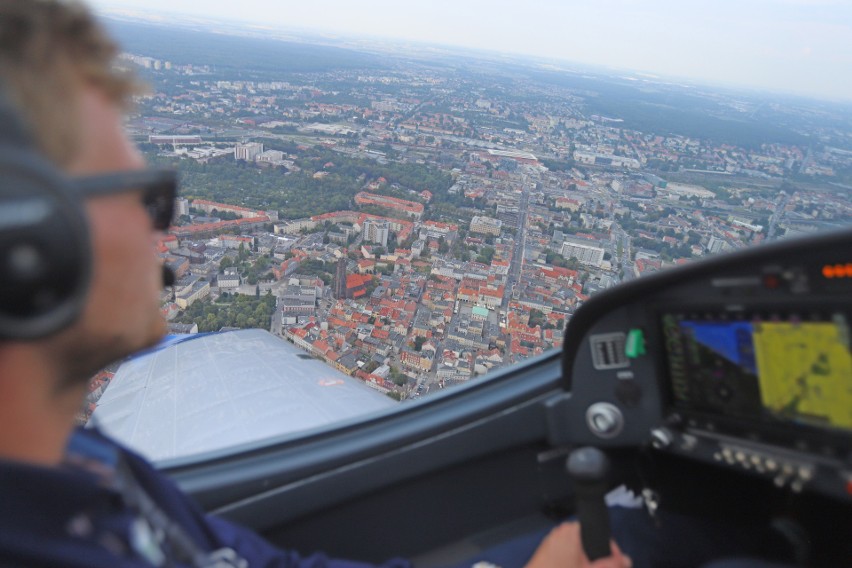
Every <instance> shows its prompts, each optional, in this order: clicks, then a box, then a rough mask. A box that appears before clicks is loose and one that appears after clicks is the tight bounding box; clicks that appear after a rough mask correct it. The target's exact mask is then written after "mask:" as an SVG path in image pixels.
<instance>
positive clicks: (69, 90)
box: [0, 0, 140, 166]
mask: <svg viewBox="0 0 852 568" xmlns="http://www.w3.org/2000/svg"><path fill="white" fill-rule="evenodd" d="M118 53H119V50H118V46H117V45H116V43H115V42H114V41H113V40H112V39H111V38H110V37H109V36H108V35H107V33H106V31H105V30H104V28H103V27H102V26H101V25H100V24H99V23H98V22H97V21H96V20H95V18H94V16H93V15H92V13H91V12H90V11H89V9H88V8H87V7H86V6H84V5H83V4H81V3H80V2H77V1H74V0H67V1H66V0H0V82H2V85H3V91H4V95H5V97H6V98H7V99H8V100H9V101H10V102H11V103H12V104H13V105H14V106H15V107H17V109H18V110H19V111H20V112H21V114H22V115H23V117H24V119H25V120H26V121H27V123H29V125H30V126H31V128H32V131H33V136H34V138H35V142H36V145H37V146H39V149H40V150H41V151H42V152H43V153H44V154H45V155H46V156H47V157H48V158H49V159H50V160H52V161H53V162H54V163H56V164H57V165H59V166H62V165H65V164H67V163H69V162H70V161H71V160H72V159H73V157H74V155H75V154H74V153H75V151H76V147H77V143H76V141H77V135H76V133H77V131H78V128H79V126H80V125H79V124H78V122H77V120H78V119H77V116H78V113H77V112H76V111H77V103H78V94H79V92H80V87H81V86H82V85H85V84H90V85H94V86H96V87H98V88H99V89H101V90H102V91H103V92H104V93H105V94H106V95H107V96H108V97H109V98H110V99H111V100H112V101H114V102H116V103H118V104H120V105H122V106H125V105H127V104H128V103H129V101H130V97H131V95H133V94H134V93H137V92H139V90H140V89H139V84H138V83H137V82H136V80H135V79H134V78H133V77H132V75H131V74H129V73H127V72H123V71H120V70H119V69H118V68H117V66H116V60H117V56H118ZM0 127H2V125H0Z"/></svg>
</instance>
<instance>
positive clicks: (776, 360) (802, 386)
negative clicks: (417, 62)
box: [662, 313, 852, 432]
mask: <svg viewBox="0 0 852 568" xmlns="http://www.w3.org/2000/svg"><path fill="white" fill-rule="evenodd" d="M716 316H717V317H714V315H712V314H711V315H705V314H702V315H695V314H678V313H666V314H663V315H662V325H663V336H664V343H665V351H666V356H667V357H666V359H667V363H668V371H669V377H670V379H671V395H672V402H673V405H674V407H675V408H679V409H682V410H694V411H699V412H704V413H710V414H713V415H721V416H730V417H738V418H746V419H750V420H754V419H758V420H760V421H771V422H777V421H781V422H786V423H796V424H804V425H809V426H815V427H819V428H832V429H838V430H843V431H847V432H852V353H850V330H849V325H848V322H847V319H846V317H845V316H844V315H842V314H834V315H832V316H830V317H827V318H824V319H814V320H808V321H804V320H800V319H798V318H793V317H790V318H777V317H774V318H772V319H765V320H764V319H760V318H757V317H754V318H751V319H745V318H742V319H740V320H738V321H729V320H725V319H723V318H721V317H718V314H717V315H716Z"/></svg>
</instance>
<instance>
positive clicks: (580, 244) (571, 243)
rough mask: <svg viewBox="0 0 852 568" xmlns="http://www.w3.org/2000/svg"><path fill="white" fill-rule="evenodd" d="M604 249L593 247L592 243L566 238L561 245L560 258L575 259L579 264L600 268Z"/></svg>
mask: <svg viewBox="0 0 852 568" xmlns="http://www.w3.org/2000/svg"><path fill="white" fill-rule="evenodd" d="M604 252H605V251H604V249H602V248H601V247H598V246H595V245H594V243H593V241H587V240H585V239H575V238H571V237H566V238H565V241H564V242H563V243H562V256H564V257H565V258H568V259H571V258H576V259H577V260H578V261H580V263H581V264H587V265H590V266H600V264H601V262H603V257H604Z"/></svg>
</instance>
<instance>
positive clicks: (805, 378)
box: [753, 322, 852, 428]
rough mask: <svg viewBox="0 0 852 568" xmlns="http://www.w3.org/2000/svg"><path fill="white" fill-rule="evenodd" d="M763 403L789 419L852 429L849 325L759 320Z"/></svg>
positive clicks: (757, 335)
mask: <svg viewBox="0 0 852 568" xmlns="http://www.w3.org/2000/svg"><path fill="white" fill-rule="evenodd" d="M753 341H754V348H755V357H756V359H757V369H758V380H759V381H760V393H761V398H762V399H763V405H764V407H766V408H767V409H768V410H770V411H771V412H773V413H775V414H779V415H781V416H782V417H784V418H788V419H789V418H792V419H801V420H803V421H806V422H816V423H820V424H826V425H830V426H834V427H836V428H852V354H850V351H849V337H848V328H846V327H845V326H842V325H837V324H834V323H786V322H783V323H755V324H754V335H753Z"/></svg>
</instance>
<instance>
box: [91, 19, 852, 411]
mask: <svg viewBox="0 0 852 568" xmlns="http://www.w3.org/2000/svg"><path fill="white" fill-rule="evenodd" d="M107 21H108V24H109V25H110V27H111V28H112V29H114V30H115V32H116V35H117V37H119V38H120V40H121V42H122V44H123V47H124V49H125V50H126V52H125V53H124V54H123V55H122V57H121V60H122V63H123V65H126V66H127V68H128V69H132V70H133V71H134V72H135V73H137V74H138V75H139V76H140V77H141V78H142V79H144V80H145V81H146V82H148V83H149V84H150V90H149V93H148V94H147V95H146V96H143V97H141V98H140V99H139V100H138V104H137V107H136V108H135V109H134V112H133V115H132V116H131V118H130V120H129V122H128V128H129V131H130V133H131V135H132V136H133V138H134V139H135V140H136V141H137V142H138V144H139V146H140V147H141V148H142V150H143V152H144V153H145V155H146V159H147V160H148V161H149V163H150V164H152V165H154V166H156V167H173V168H176V169H177V170H178V171H179V172H180V176H181V197H180V199H179V201H178V206H177V212H176V218H175V222H174V224H173V226H172V228H171V230H170V231H169V232H168V234H167V235H165V237H164V238H163V240H162V242H160V243H159V249H160V255H161V257H162V259H163V261H164V262H165V263H166V264H167V265H168V266H169V267H171V268H172V269H173V271H174V272H175V274H176V275H177V277H178V280H177V282H176V283H175V285H174V287H173V288H169V289H167V290H165V291H164V292H163V297H162V310H163V313H164V315H165V316H166V317H167V319H168V320H169V322H170V327H171V331H172V333H174V334H185V333H204V332H217V331H220V330H223V329H225V330H227V329H235V328H261V329H268V330H269V331H270V332H271V333H272V334H274V335H277V336H280V337H282V338H284V339H286V340H287V341H290V342H292V343H293V344H294V345H296V346H298V347H300V348H301V349H302V350H304V351H305V352H306V354H308V355H310V356H312V357H313V358H315V359H319V360H321V361H323V362H325V363H326V364H327V365H330V366H332V367H334V368H336V369H337V370H339V371H341V372H342V373H345V374H347V375H350V376H352V377H355V378H357V379H360V380H361V381H363V382H364V383H365V384H367V385H368V386H370V387H372V388H374V389H376V390H377V391H379V392H381V393H384V394H387V395H388V396H390V397H392V398H394V399H396V400H405V399H411V398H417V397H421V396H427V395H429V394H430V393H434V392H437V391H440V390H441V389H443V388H448V387H451V386H452V385H457V384H461V383H465V382H468V381H471V380H475V379H476V378H477V377H479V376H482V375H485V374H486V373H489V372H491V371H495V370H497V369H500V368H504V367H507V366H509V365H513V364H516V363H519V362H521V361H524V360H527V359H530V358H533V357H536V356H538V355H540V354H542V353H544V352H546V351H548V350H551V349H558V348H559V347H561V345H562V342H563V333H564V329H565V326H566V323H567V322H568V321H569V320H570V319H571V317H572V314H573V313H574V312H575V311H576V310H577V308H578V307H579V306H580V305H582V304H583V302H584V301H586V300H587V299H588V298H589V297H590V296H592V295H594V294H596V293H599V292H600V291H603V290H606V289H608V288H611V287H613V286H615V285H617V284H619V283H621V282H625V281H628V280H632V279H636V278H642V277H643V276H645V275H647V274H649V273H653V272H656V271H661V270H667V269H668V268H669V267H673V266H677V265H681V264H684V263H690V262H694V261H696V260H698V259H701V258H704V257H707V256H709V255H714V254H718V253H723V252H726V251H735V250H737V249H742V248H745V247H749V246H753V245H757V244H759V243H763V242H767V241H772V240H776V239H786V238H792V237H796V236H801V235H806V234H810V233H813V232H816V231H824V230H830V229H837V228H841V227H847V226H849V225H850V223H852V107H850V105H849V103H848V102H846V103H843V102H830V101H826V100H817V99H814V98H809V97H804V96H795V95H786V94H784V95H781V94H774V95H773V94H767V93H766V92H764V91H760V90H747V89H736V88H733V87H716V86H711V85H709V84H707V85H705V84H702V83H698V82H692V83H690V82H687V81H683V82H680V81H674V80H668V79H665V78H661V77H654V76H650V75H647V74H639V73H628V72H616V71H607V70H606V69H604V68H593V67H583V66H579V65H570V64H568V63H564V62H563V63H559V62H555V61H546V60H543V59H536V58H533V57H527V58H525V57H521V56H517V57H510V56H507V55H501V54H496V53H488V52H474V51H462V50H457V51H452V50H450V49H449V48H434V49H418V48H416V47H415V46H413V45H410V44H399V45H391V43H389V42H379V41H367V40H363V41H360V42H358V41H354V40H353V41H345V40H340V39H333V40H332V39H328V38H324V37H322V36H315V37H312V38H308V39H304V40H299V41H296V40H295V39H293V38H292V37H290V36H282V37H283V39H282V38H278V37H267V36H264V34H262V33H259V32H258V30H257V29H256V28H250V27H246V28H240V27H239V26H238V25H232V26H225V25H224V24H222V25H221V26H220V27H219V28H218V29H213V30H209V29H205V28H204V27H203V26H200V25H197V24H196V23H193V22H189V21H185V22H181V21H179V20H178V21H176V22H174V23H170V24H169V25H166V24H164V23H162V22H159V23H157V24H156V25H154V24H151V23H150V22H146V21H142V20H138V19H134V18H131V17H121V18H117V17H111V19H108V20H107ZM109 379H110V373H108V372H105V373H103V374H102V375H101V376H100V377H99V382H98V383H96V385H97V387H96V388H95V390H96V391H97V393H100V392H103V389H104V388H105V386H106V384H108V382H109ZM96 396H97V395H96V394H93V397H96ZM91 402H94V400H91Z"/></svg>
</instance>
